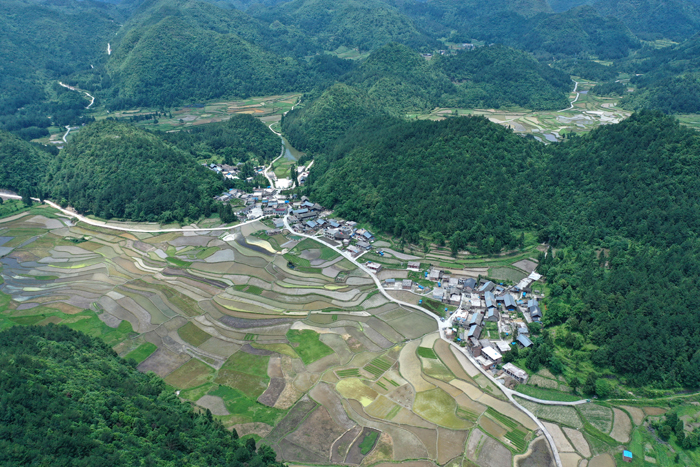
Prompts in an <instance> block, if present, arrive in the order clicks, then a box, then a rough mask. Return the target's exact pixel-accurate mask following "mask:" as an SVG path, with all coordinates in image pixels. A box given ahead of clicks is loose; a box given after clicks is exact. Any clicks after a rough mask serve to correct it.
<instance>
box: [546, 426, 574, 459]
mask: <svg viewBox="0 0 700 467" xmlns="http://www.w3.org/2000/svg"><path fill="white" fill-rule="evenodd" d="M542 424H543V425H544V427H545V428H547V431H548V432H549V434H550V435H552V438H554V444H555V445H556V447H557V450H558V451H559V452H574V447H573V446H572V445H571V443H569V440H568V439H566V436H564V432H563V431H561V428H559V425H555V424H554V423H549V422H542Z"/></svg>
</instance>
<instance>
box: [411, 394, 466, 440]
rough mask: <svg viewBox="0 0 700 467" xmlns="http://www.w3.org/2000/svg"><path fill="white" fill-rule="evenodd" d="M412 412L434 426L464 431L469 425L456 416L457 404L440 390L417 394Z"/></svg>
mask: <svg viewBox="0 0 700 467" xmlns="http://www.w3.org/2000/svg"><path fill="white" fill-rule="evenodd" d="M413 411H414V412H415V413H416V414H417V415H419V416H421V417H423V418H424V419H426V420H428V421H430V422H433V423H435V424H436V425H440V426H443V427H445V428H451V429H455V430H464V429H467V428H469V427H471V424H470V423H469V422H467V421H465V420H462V419H461V418H458V417H457V415H456V412H457V402H455V400H454V399H453V398H452V397H451V396H450V395H449V394H448V393H446V392H445V391H443V390H442V389H440V388H435V389H431V390H430V391H423V392H418V393H417V394H416V400H415V401H414V403H413Z"/></svg>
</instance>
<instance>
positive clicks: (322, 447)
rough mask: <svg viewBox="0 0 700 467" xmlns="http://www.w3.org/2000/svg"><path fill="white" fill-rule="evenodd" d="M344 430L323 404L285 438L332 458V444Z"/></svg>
mask: <svg viewBox="0 0 700 467" xmlns="http://www.w3.org/2000/svg"><path fill="white" fill-rule="evenodd" d="M344 432H345V429H344V428H343V427H341V426H339V425H338V424H337V423H335V421H334V420H333V419H332V418H331V416H330V415H329V414H328V411H327V410H326V408H325V407H323V406H321V407H319V408H317V409H316V410H314V411H313V412H312V413H311V415H309V416H308V417H307V418H306V419H305V420H304V421H303V423H302V424H301V426H299V428H297V429H296V431H294V432H293V433H292V434H290V435H288V436H287V437H286V438H285V439H286V440H288V441H291V442H292V443H294V444H297V445H299V446H304V447H305V448H306V449H309V450H311V451H313V452H315V453H317V454H319V455H322V456H324V457H325V458H326V459H328V458H330V450H331V445H332V444H333V442H334V441H335V440H336V439H338V438H339V437H340V436H341V435H342V434H343V433H344Z"/></svg>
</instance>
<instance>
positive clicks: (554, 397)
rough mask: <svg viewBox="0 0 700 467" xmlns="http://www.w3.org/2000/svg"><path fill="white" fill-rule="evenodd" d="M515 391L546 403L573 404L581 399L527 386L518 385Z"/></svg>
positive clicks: (551, 390)
mask: <svg viewBox="0 0 700 467" xmlns="http://www.w3.org/2000/svg"><path fill="white" fill-rule="evenodd" d="M515 390H516V391H518V392H521V393H523V394H527V395H528V396H532V397H536V398H538V399H542V400H547V401H561V402H573V401H577V400H580V399H581V398H580V397H579V396H575V395H573V394H568V393H566V392H561V391H557V390H556V389H547V388H540V387H537V386H531V385H529V384H518V385H517V386H516V388H515Z"/></svg>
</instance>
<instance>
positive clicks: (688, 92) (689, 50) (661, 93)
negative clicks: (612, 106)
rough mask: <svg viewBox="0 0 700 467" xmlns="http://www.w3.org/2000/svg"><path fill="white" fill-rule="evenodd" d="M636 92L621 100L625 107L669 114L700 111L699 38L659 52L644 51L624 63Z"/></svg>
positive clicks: (696, 37) (623, 67) (623, 66)
mask: <svg viewBox="0 0 700 467" xmlns="http://www.w3.org/2000/svg"><path fill="white" fill-rule="evenodd" d="M621 67H622V69H623V70H625V71H627V72H629V73H631V74H634V75H639V76H634V77H633V78H632V79H631V80H630V83H631V84H633V85H634V86H635V87H636V88H637V89H636V91H635V92H634V93H630V94H628V95H627V96H626V98H625V99H624V100H623V101H622V105H623V106H624V107H625V108H628V109H631V110H637V109H642V108H653V109H659V110H662V111H663V112H666V113H697V112H700V83H699V82H698V79H700V36H695V37H693V38H691V39H689V40H687V41H685V42H683V43H681V44H678V45H676V46H672V47H665V48H662V49H658V50H653V49H652V50H645V51H644V52H643V53H640V54H638V55H637V56H636V57H634V59H633V60H632V59H631V60H627V61H625V62H622V63H621Z"/></svg>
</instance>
